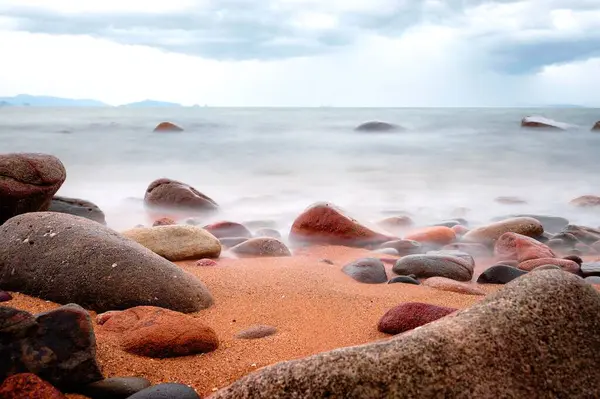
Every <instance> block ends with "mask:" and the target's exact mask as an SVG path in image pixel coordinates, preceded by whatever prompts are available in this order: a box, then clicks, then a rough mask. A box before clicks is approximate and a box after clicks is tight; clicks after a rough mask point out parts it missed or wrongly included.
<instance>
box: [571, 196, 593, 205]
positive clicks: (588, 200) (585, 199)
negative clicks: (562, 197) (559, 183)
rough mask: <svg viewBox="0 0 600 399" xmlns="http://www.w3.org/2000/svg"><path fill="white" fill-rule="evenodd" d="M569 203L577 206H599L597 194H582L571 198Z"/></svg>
mask: <svg viewBox="0 0 600 399" xmlns="http://www.w3.org/2000/svg"><path fill="white" fill-rule="evenodd" d="M570 204H571V205H574V206H577V207H579V208H591V207H596V206H600V197H599V196H597V195H582V196H581V197H577V198H575V199H573V200H571V202H570Z"/></svg>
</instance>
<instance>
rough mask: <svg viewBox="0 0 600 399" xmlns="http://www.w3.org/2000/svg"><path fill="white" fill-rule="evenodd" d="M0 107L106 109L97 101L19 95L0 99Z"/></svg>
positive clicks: (105, 105) (103, 104) (104, 105)
mask: <svg viewBox="0 0 600 399" xmlns="http://www.w3.org/2000/svg"><path fill="white" fill-rule="evenodd" d="M0 106H20V107H108V106H109V105H108V104H105V103H103V102H102V101H98V100H90V99H74V98H61V97H51V96H32V95H30V94H19V95H17V96H13V97H0Z"/></svg>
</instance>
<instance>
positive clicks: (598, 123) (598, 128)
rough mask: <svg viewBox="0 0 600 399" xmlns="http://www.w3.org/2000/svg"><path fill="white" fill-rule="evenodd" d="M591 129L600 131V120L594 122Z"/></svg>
mask: <svg viewBox="0 0 600 399" xmlns="http://www.w3.org/2000/svg"><path fill="white" fill-rule="evenodd" d="M592 131H600V121H598V122H596V123H595V124H594V126H592Z"/></svg>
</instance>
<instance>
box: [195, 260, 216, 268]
mask: <svg viewBox="0 0 600 399" xmlns="http://www.w3.org/2000/svg"><path fill="white" fill-rule="evenodd" d="M217 265H218V263H217V262H216V261H214V260H212V259H200V260H199V261H197V262H196V266H201V267H212V266H217Z"/></svg>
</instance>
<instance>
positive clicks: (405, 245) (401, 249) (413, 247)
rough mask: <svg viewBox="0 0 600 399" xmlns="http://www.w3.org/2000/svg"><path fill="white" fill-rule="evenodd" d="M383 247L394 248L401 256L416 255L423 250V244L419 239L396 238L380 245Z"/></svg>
mask: <svg viewBox="0 0 600 399" xmlns="http://www.w3.org/2000/svg"><path fill="white" fill-rule="evenodd" d="M379 248H381V249H385V248H392V249H395V250H396V251H397V252H398V255H399V256H406V255H415V254H420V253H422V252H423V249H422V248H423V246H422V245H421V243H420V242H418V241H413V240H394V241H388V242H384V243H383V244H381V245H380V246H379Z"/></svg>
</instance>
